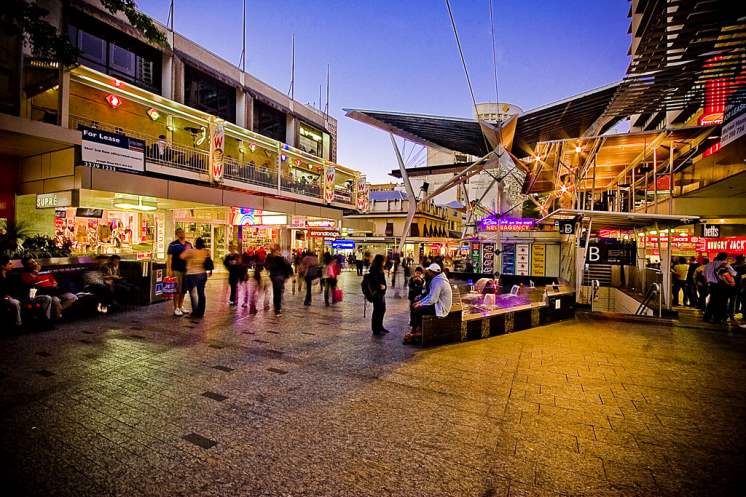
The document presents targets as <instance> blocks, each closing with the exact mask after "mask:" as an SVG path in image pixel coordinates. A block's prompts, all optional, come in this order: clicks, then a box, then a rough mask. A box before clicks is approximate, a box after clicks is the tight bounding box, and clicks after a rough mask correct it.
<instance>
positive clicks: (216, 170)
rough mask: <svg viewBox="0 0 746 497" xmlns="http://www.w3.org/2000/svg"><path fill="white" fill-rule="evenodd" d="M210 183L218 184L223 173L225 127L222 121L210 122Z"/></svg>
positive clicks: (212, 120)
mask: <svg viewBox="0 0 746 497" xmlns="http://www.w3.org/2000/svg"><path fill="white" fill-rule="evenodd" d="M209 160H210V166H209V169H210V181H212V182H213V183H220V182H222V181H223V173H224V172H225V127H224V126H223V120H222V119H211V120H210V159H209Z"/></svg>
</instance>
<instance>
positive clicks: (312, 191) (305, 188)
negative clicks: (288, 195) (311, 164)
mask: <svg viewBox="0 0 746 497" xmlns="http://www.w3.org/2000/svg"><path fill="white" fill-rule="evenodd" d="M280 188H281V189H282V190H285V191H287V192H293V193H299V194H301V195H308V196H309V197H315V198H317V199H320V198H321V186H320V185H319V184H318V183H315V182H308V181H299V180H296V179H294V178H292V177H291V176H287V175H284V174H283V175H282V179H281V183H280Z"/></svg>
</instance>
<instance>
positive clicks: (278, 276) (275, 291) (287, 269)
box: [265, 245, 293, 316]
mask: <svg viewBox="0 0 746 497" xmlns="http://www.w3.org/2000/svg"><path fill="white" fill-rule="evenodd" d="M265 267H266V268H267V271H269V278H270V279H271V280H272V302H273V304H274V307H275V316H281V315H282V294H283V293H284V292H285V280H286V279H288V277H289V276H290V275H291V274H293V268H292V267H291V266H290V263H289V262H288V261H287V260H286V259H285V258H284V257H283V256H282V254H281V253H280V246H279V245H274V246H273V247H272V252H271V253H270V255H269V256H268V257H267V260H266V263H265Z"/></svg>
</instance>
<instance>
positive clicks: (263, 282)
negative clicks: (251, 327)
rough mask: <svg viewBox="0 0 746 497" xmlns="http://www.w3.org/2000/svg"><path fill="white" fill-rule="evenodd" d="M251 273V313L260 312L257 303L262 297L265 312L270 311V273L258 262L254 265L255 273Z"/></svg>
mask: <svg viewBox="0 0 746 497" xmlns="http://www.w3.org/2000/svg"><path fill="white" fill-rule="evenodd" d="M249 273H250V274H249V282H248V291H249V298H248V304H249V313H250V314H256V313H257V312H259V310H258V308H257V303H258V302H259V297H260V295H261V297H262V299H263V301H264V310H265V311H266V310H269V285H270V278H269V273H267V271H266V268H265V265H264V264H260V263H259V262H256V264H254V269H253V272H251V271H250V272H249ZM245 305H246V304H244V306H245Z"/></svg>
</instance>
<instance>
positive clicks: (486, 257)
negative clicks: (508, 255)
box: [482, 243, 495, 274]
mask: <svg viewBox="0 0 746 497" xmlns="http://www.w3.org/2000/svg"><path fill="white" fill-rule="evenodd" d="M482 272H483V273H486V274H493V273H494V272H495V244H494V243H483V244H482Z"/></svg>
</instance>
